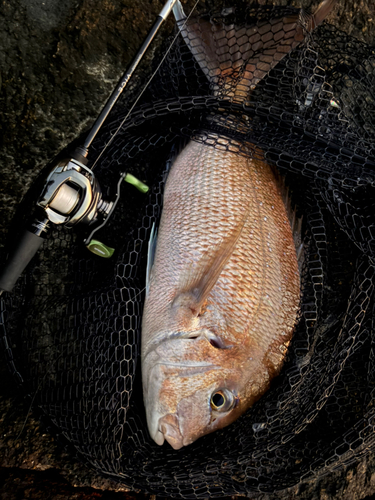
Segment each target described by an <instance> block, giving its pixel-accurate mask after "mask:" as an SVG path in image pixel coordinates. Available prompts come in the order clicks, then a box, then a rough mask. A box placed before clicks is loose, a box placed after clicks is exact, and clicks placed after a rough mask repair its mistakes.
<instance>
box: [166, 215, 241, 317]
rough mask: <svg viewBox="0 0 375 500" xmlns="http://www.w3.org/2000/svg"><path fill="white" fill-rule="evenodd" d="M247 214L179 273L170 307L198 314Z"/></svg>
mask: <svg viewBox="0 0 375 500" xmlns="http://www.w3.org/2000/svg"><path fill="white" fill-rule="evenodd" d="M247 215H248V214H247V213H246V214H245V217H244V219H243V220H242V221H241V222H240V224H239V225H238V226H237V227H236V229H235V230H234V231H233V232H232V233H231V234H230V235H229V236H227V237H226V238H222V239H221V240H220V242H219V243H218V244H217V245H216V246H215V247H214V248H210V249H207V250H206V251H205V252H203V254H202V256H201V257H200V259H199V260H198V261H197V262H194V263H192V264H191V265H188V266H187V267H186V270H185V272H183V273H182V274H181V278H180V282H179V286H178V289H179V293H178V295H177V296H176V297H175V299H174V301H173V303H172V307H177V306H185V307H189V308H190V309H191V310H192V311H193V313H195V314H199V312H200V310H201V307H202V305H203V303H204V302H205V300H206V299H207V297H208V295H209V293H210V292H211V290H212V289H213V287H214V286H215V285H216V283H217V280H218V279H219V276H220V274H221V272H222V271H223V269H224V267H225V265H226V263H227V262H228V260H229V259H230V257H231V255H232V253H233V251H234V248H235V246H236V244H237V241H238V238H239V236H240V234H241V232H242V229H243V226H244V223H245V220H246V218H247Z"/></svg>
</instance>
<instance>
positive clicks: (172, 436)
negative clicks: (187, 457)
mask: <svg viewBox="0 0 375 500" xmlns="http://www.w3.org/2000/svg"><path fill="white" fill-rule="evenodd" d="M158 433H159V434H162V436H163V440H164V439H165V440H166V441H167V442H168V443H169V444H170V445H171V446H172V448H173V449H174V450H179V449H181V448H182V447H183V446H185V443H184V437H183V435H182V433H181V429H180V423H179V419H178V414H171V413H169V414H167V415H164V416H162V417H160V418H159V421H158ZM163 442H164V441H163Z"/></svg>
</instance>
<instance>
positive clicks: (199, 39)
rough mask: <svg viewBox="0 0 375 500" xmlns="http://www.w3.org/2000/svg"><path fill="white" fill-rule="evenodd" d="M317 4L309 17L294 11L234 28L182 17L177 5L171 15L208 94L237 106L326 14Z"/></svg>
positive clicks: (329, 4) (327, 4)
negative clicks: (192, 57)
mask: <svg viewBox="0 0 375 500" xmlns="http://www.w3.org/2000/svg"><path fill="white" fill-rule="evenodd" d="M335 3H336V0H323V1H322V2H321V4H320V5H319V7H318V9H317V10H316V12H315V13H314V14H308V13H307V12H306V11H304V10H303V9H301V10H300V13H299V14H298V13H297V14H293V15H288V16H284V17H280V18H273V19H270V20H268V21H264V20H258V21H256V22H254V23H253V24H250V23H249V24H248V25H246V24H245V25H235V24H224V23H222V22H213V21H211V20H207V19H204V18H194V19H187V18H186V16H185V14H184V11H183V9H182V6H181V4H180V2H177V3H176V5H175V7H174V15H175V17H176V20H177V22H178V25H179V28H180V32H181V35H182V37H183V39H184V41H185V43H186V45H187V46H188V47H189V49H190V51H191V53H192V54H193V56H194V58H195V60H196V61H197V63H198V64H199V66H200V68H201V69H202V71H203V73H204V74H205V75H206V77H207V78H208V80H209V82H210V84H211V91H212V93H213V95H215V96H220V97H223V98H227V99H228V98H229V99H231V100H237V101H239V102H243V101H244V100H246V99H248V98H249V95H250V93H251V91H252V90H253V89H254V88H255V86H256V85H257V84H258V83H259V82H260V81H261V80H262V79H263V78H264V77H265V76H266V75H267V74H268V73H269V72H270V71H271V70H272V69H273V68H274V67H275V66H276V64H277V63H278V62H279V61H281V59H283V58H284V57H285V56H286V54H288V53H289V52H290V51H291V50H292V49H294V48H295V47H296V46H297V45H298V44H299V43H300V42H301V41H303V39H304V37H305V35H306V33H309V32H311V31H312V30H313V29H314V28H315V27H316V26H318V25H319V24H320V23H321V22H322V21H323V20H324V19H325V18H326V17H327V15H328V14H329V13H330V12H331V10H332V9H333V7H334V5H335Z"/></svg>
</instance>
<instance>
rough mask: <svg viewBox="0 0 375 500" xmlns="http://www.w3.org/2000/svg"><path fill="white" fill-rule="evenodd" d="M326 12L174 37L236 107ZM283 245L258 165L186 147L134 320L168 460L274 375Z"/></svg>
mask: <svg viewBox="0 0 375 500" xmlns="http://www.w3.org/2000/svg"><path fill="white" fill-rule="evenodd" d="M332 5H333V0H325V1H324V2H322V4H321V6H320V7H319V8H318V10H317V12H316V13H315V16H306V15H305V14H303V15H302V16H300V17H298V16H292V17H288V18H286V17H285V18H281V19H273V20H271V21H267V22H265V21H263V22H261V23H258V24H255V25H252V26H243V27H236V26H234V25H232V26H230V27H226V26H224V25H222V24H217V25H215V24H213V25H211V24H210V23H208V22H207V21H202V20H199V21H198V20H191V21H189V22H188V23H187V24H186V26H185V27H184V28H182V35H183V37H184V39H185V42H186V43H187V45H188V46H189V47H190V50H191V51H192V54H193V55H194V57H195V58H196V60H197V61H198V63H199V65H200V66H201V68H202V70H203V72H204V73H205V74H206V76H207V78H208V79H209V81H210V83H211V88H212V93H213V94H214V95H215V94H216V92H217V88H218V86H217V84H218V81H219V79H220V81H221V85H224V98H226V99H231V100H237V101H241V100H244V99H249V95H250V93H251V89H252V88H253V86H254V85H256V84H257V83H258V82H259V81H260V80H261V79H262V78H263V77H264V76H265V75H266V74H267V73H268V72H269V71H270V69H271V68H273V67H274V66H275V65H276V64H277V62H279V61H280V59H281V58H282V57H283V56H285V54H287V53H288V52H289V51H290V50H291V49H293V48H294V47H295V46H296V45H297V44H298V43H299V42H301V41H302V40H303V37H304V31H303V29H302V27H301V24H300V22H301V21H300V20H301V19H302V20H303V22H304V26H305V30H306V31H309V30H311V29H312V28H313V27H314V26H315V25H316V24H318V23H319V22H321V21H322V19H323V18H324V17H325V15H326V14H327V13H328V12H329V10H330V9H331V7H332ZM178 12H179V15H180V17H183V16H182V13H181V10H180V9H177V13H178ZM275 26H279V28H278V29H273V27H275ZM280 27H281V28H282V29H280ZM229 30H232V31H233V34H235V35H236V36H235V39H236V40H237V42H238V40H239V39H241V40H242V44H241V47H240V46H238V47H237V48H236V47H234V45H233V44H232V45H230V46H229V44H228V42H226V44H223V43H221V42H220V40H224V36H223V33H225V40H227V39H232V40H233V39H234V38H233V37H231V36H228V31H229ZM262 33H266V34H267V33H271V34H273V33H277V36H276V35H272V37H270V36H269V35H267V36H266V37H264V36H263V35H262ZM239 74H240V75H241V77H240V78H238V75H239ZM235 76H236V79H235ZM234 80H235V81H236V84H234ZM293 236H294V235H293V230H292V228H291V223H290V220H289V217H288V209H287V208H286V204H285V195H284V189H283V187H282V186H281V185H280V182H279V180H278V178H277V176H275V174H274V172H273V170H272V168H271V167H270V166H269V165H268V164H267V163H266V162H265V161H263V160H260V159H255V158H252V157H250V156H249V157H246V156H241V155H239V154H237V153H235V152H231V151H229V150H222V149H217V148H215V147H212V146H211V145H208V144H206V143H204V142H195V141H193V140H191V141H190V142H188V144H187V145H186V146H185V147H184V149H182V151H181V152H180V153H179V154H178V156H177V158H176V159H175V161H174V163H173V165H172V168H171V171H170V173H169V176H168V179H167V182H166V186H165V194H164V205H163V212H162V216H161V221H160V227H159V230H158V236H157V244H156V251H155V257H154V262H153V266H152V269H151V272H150V278H149V282H148V284H147V294H146V301H145V306H144V313H143V320H142V376H143V392H144V403H145V408H146V415H147V423H148V428H149V432H150V435H151V437H152V438H153V439H154V441H155V442H156V443H157V444H160V445H161V444H163V443H164V441H165V440H166V441H168V442H169V443H170V445H171V446H172V447H173V448H175V449H179V448H181V447H182V446H186V445H188V444H190V443H192V442H194V441H195V440H196V439H197V438H199V437H201V436H203V435H205V434H208V433H210V432H213V431H215V430H216V429H221V428H223V427H224V426H226V425H228V424H230V423H231V422H233V421H234V420H235V419H237V418H238V417H239V416H240V415H241V414H242V413H244V412H245V411H246V410H247V409H248V408H249V407H250V406H251V405H253V404H254V403H255V402H256V401H257V400H258V399H259V398H260V397H261V396H262V395H263V394H264V393H265V391H267V389H268V388H269V385H270V382H271V380H272V379H273V378H274V377H275V376H276V375H277V374H278V373H279V372H280V369H281V367H282V364H283V361H284V358H285V354H286V351H287V348H288V344H289V342H290V339H291V337H292V334H293V328H294V325H295V321H296V317H297V313H298V308H299V300H300V276H299V268H298V259H297V252H296V246H295V241H294V237H293Z"/></svg>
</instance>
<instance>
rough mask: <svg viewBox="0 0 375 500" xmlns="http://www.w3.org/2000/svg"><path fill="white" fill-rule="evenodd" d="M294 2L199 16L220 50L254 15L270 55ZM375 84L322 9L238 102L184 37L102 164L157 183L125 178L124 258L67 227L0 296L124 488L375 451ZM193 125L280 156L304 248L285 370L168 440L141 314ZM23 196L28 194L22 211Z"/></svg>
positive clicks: (104, 466) (55, 403)
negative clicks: (210, 430)
mask: <svg viewBox="0 0 375 500" xmlns="http://www.w3.org/2000/svg"><path fill="white" fill-rule="evenodd" d="M296 12H297V11H296V10H295V9H291V8H282V9H281V8H272V7H262V8H260V7H257V8H248V9H247V10H244V9H243V8H242V4H241V3H239V4H238V5H237V8H225V9H224V8H223V10H221V11H220V9H219V12H218V13H215V14H212V15H206V16H202V17H200V21H199V22H200V23H201V25H202V26H203V27H204V26H206V23H207V22H209V23H210V25H211V26H218V25H220V26H222V35H221V36H220V37H217V40H216V41H217V47H220V50H221V53H223V47H224V49H225V48H227V49H228V50H227V52H228V54H229V53H231V50H232V49H231V47H233V46H238V47H239V50H240V49H241V45H242V44H245V43H247V42H248V40H249V37H250V36H253V35H254V31H251V30H250V29H248V27H249V26H253V27H254V25H257V26H258V28H257V30H258V31H257V33H258V35H259V38H257V41H258V42H259V43H258V45H257V47H258V48H257V50H258V51H259V53H260V54H261V53H262V51H263V53H264V52H265V51H266V50H268V49H267V47H268V48H269V47H270V45H269V44H271V46H272V44H274V45H275V44H277V43H278V42H277V40H279V39H280V36H283V24H282V23H281V24H280V22H278V23H276V22H274V21H269V20H270V19H272V20H274V19H280V18H286V17H288V16H289V17H291V16H293V15H295V13H296ZM202 30H203V28H202ZM250 33H251V35H250ZM267 44H268V45H267ZM167 46H168V45H167ZM271 48H272V47H271ZM232 52H233V51H232ZM224 53H225V50H224ZM261 57H262V56H260V60H261ZM239 71H241V70H239ZM214 87H215V88H214ZM374 88H375V53H374V51H373V49H372V48H371V47H369V46H366V45H364V44H363V43H360V42H359V41H357V40H355V39H353V38H350V37H348V36H347V35H345V34H344V33H342V32H340V31H338V30H337V29H336V28H334V27H332V26H330V25H327V24H324V25H322V26H321V27H319V28H317V29H316V30H315V31H314V32H313V33H312V35H309V36H307V37H306V38H305V40H304V41H303V42H302V43H301V44H300V45H299V46H298V47H297V48H296V49H294V50H292V51H291V52H290V53H289V54H287V55H286V57H285V58H283V59H282V60H281V62H279V63H278V64H277V65H276V66H275V67H274V68H273V69H271V71H270V72H269V74H268V75H267V76H266V77H265V78H263V79H262V80H261V81H260V82H259V83H258V85H257V86H256V88H255V89H254V90H253V89H251V92H250V93H249V94H248V96H247V98H246V99H245V100H244V99H232V98H231V94H230V92H229V93H228V89H227V87H226V86H225V85H224V83H223V81H221V80H220V77H219V78H218V79H216V81H215V85H213V84H212V82H211V84H210V82H209V80H208V78H207V76H206V74H205V72H204V69H202V67H201V66H200V65H199V64H198V63H197V62H196V61H195V59H194V57H193V56H192V54H191V52H190V50H189V48H188V47H187V46H186V44H185V42H184V40H183V39H182V37H181V36H180V37H179V38H178V39H177V41H176V43H175V44H174V45H173V47H172V49H171V50H170V52H169V53H168V56H167V57H166V59H165V61H164V63H163V64H162V66H161V68H160V70H159V72H158V75H157V77H156V78H155V79H154V81H153V83H152V85H151V86H150V87H149V88H148V90H147V91H146V93H145V94H144V96H143V98H142V100H141V101H140V103H139V104H138V106H137V107H136V108H135V110H134V111H133V112H132V113H131V115H130V117H129V118H128V120H127V121H126V122H125V124H124V126H123V127H122V128H121V131H120V132H119V133H118V134H117V135H116V137H115V138H114V140H113V141H112V143H111V145H110V146H109V147H108V148H107V149H106V150H105V151H104V154H103V155H102V157H101V159H100V161H99V163H98V165H97V167H96V169H95V173H96V175H97V177H98V179H99V180H100V184H101V186H102V188H103V190H104V191H105V190H106V189H110V188H111V187H113V186H114V185H115V184H116V183H117V181H118V178H119V175H120V172H125V171H129V172H131V173H133V174H135V175H136V176H138V177H139V178H140V179H142V180H143V181H145V182H146V183H147V184H149V185H150V186H151V187H152V189H151V194H150V195H146V196H145V195H142V194H140V193H138V192H137V191H136V190H135V189H134V188H133V187H132V186H129V185H127V184H125V183H124V184H123V187H122V192H121V194H122V196H121V200H120V202H119V204H118V206H117V208H116V211H115V213H114V216H113V218H112V219H111V221H110V222H109V224H108V225H107V226H106V227H105V228H104V229H103V230H102V232H101V234H100V239H101V240H102V241H104V242H105V243H107V244H108V245H110V246H114V247H115V248H116V252H115V255H114V257H113V258H112V259H109V260H104V259H101V258H100V257H96V256H94V255H92V254H90V253H89V252H87V250H86V249H85V248H84V247H83V245H82V236H81V235H80V233H79V232H78V231H77V232H75V231H71V230H70V231H69V230H66V229H61V228H58V229H56V230H54V231H53V232H52V234H50V236H49V238H48V240H47V241H46V242H45V244H44V246H43V249H42V251H41V252H40V253H39V255H38V256H37V258H36V260H35V262H34V265H33V266H32V268H31V269H30V270H29V271H28V272H27V274H25V276H24V277H23V278H22V279H21V281H20V283H19V284H18V285H17V288H16V289H15V291H14V292H13V293H12V294H8V295H6V296H5V298H3V299H2V315H1V318H2V328H3V334H4V335H3V337H4V342H5V345H6V348H7V354H8V359H9V363H10V365H11V366H12V369H13V372H14V373H15V375H16V376H17V377H18V379H19V381H20V382H21V383H22V384H23V386H24V387H25V389H26V390H27V392H28V393H29V394H30V395H32V396H35V400H34V406H35V408H37V409H38V411H39V413H40V414H41V416H42V417H43V418H44V419H45V420H47V421H48V422H49V423H50V425H52V426H54V428H55V430H56V432H58V433H59V434H60V435H61V436H63V437H64V438H65V439H66V440H67V441H68V442H69V443H70V444H71V445H72V446H73V447H74V448H75V450H76V453H77V454H78V455H79V457H80V458H82V459H83V460H84V461H85V462H86V463H87V464H89V465H91V466H92V467H94V468H95V469H96V470H97V471H98V472H100V473H102V474H105V475H109V476H110V477H112V478H114V479H116V480H118V481H121V482H123V483H125V484H126V485H128V486H129V487H133V488H140V489H142V490H145V491H149V492H153V493H157V494H161V495H166V496H172V497H185V498H194V497H201V498H204V497H208V496H222V495H233V494H246V493H247V492H250V491H268V492H272V491H275V490H280V489H283V488H285V487H288V486H291V485H293V484H296V483H298V482H300V481H301V480H303V479H306V478H312V477H317V476H318V475H320V474H323V473H329V472H330V471H333V470H334V469H336V468H338V467H340V466H341V465H343V464H349V463H352V462H354V461H356V460H358V459H359V458H361V457H363V456H365V455H367V454H369V453H372V452H373V451H374V448H375V433H374V430H375V421H374V417H375V408H374V406H373V400H374V389H375V369H374V368H375V344H374V342H375V337H374V328H373V318H374V315H373V308H374V297H373V296H374V293H373V288H374V283H375V276H374V267H373V261H372V259H373V257H374V252H375V239H374V238H375V211H374V204H375V189H374V187H375V169H374V167H375V158H374V138H375V95H374ZM123 102H127V96H125V99H124V101H123ZM126 112H127V110H126V106H125V104H123V105H122V106H121V105H120V106H118V107H117V111H116V112H115V113H114V114H113V115H112V117H111V118H110V120H109V123H108V124H107V125H106V127H105V129H104V130H103V131H102V133H101V135H100V137H99V139H97V140H96V142H95V143H94V146H93V149H94V150H95V151H93V152H92V154H91V156H92V157H95V156H96V155H97V154H98V153H99V152H100V151H101V150H102V149H103V147H104V144H105V143H106V142H107V141H108V139H109V137H110V136H111V135H113V134H114V131H115V130H116V129H117V127H118V126H119V124H120V123H121V121H122V120H123V118H124V116H125V114H126ZM189 137H193V138H195V139H196V140H200V141H207V142H210V143H211V144H212V146H213V147H218V148H230V149H232V150H235V151H238V154H247V155H258V156H263V155H264V156H265V158H266V159H267V161H268V162H269V163H270V164H272V165H274V166H275V167H277V168H278V169H279V170H280V172H281V174H282V175H284V176H285V182H286V184H287V185H288V186H289V191H290V193H291V196H292V199H293V203H294V204H295V207H296V211H297V213H298V215H299V216H302V217H303V241H304V248H305V250H304V251H305V261H304V266H303V270H302V283H301V290H302V298H301V307H300V314H299V321H298V325H297V327H296V331H295V333H294V336H293V340H292V342H291V345H290V348H289V352H288V356H287V360H286V363H285V365H284V367H283V369H282V372H281V375H280V376H279V377H277V378H276V379H275V380H274V381H273V384H272V386H271V389H270V390H269V391H268V392H267V393H266V394H265V395H264V396H263V397H262V398H261V399H260V400H259V402H258V403H256V404H255V405H254V406H253V407H252V408H251V409H250V410H249V411H248V412H247V413H246V414H245V415H244V416H243V417H241V418H240V419H239V420H238V421H237V422H235V423H234V424H232V425H230V426H229V427H227V428H225V429H223V430H222V431H218V432H216V433H214V434H211V435H208V436H206V437H204V438H201V439H199V440H198V441H197V442H195V443H194V444H192V445H190V446H188V447H187V448H185V449H182V450H179V451H174V450H172V448H171V447H170V446H169V445H164V446H163V447H159V446H158V445H156V444H154V443H153V441H151V440H150V438H149V436H148V432H147V428H146V424H145V416H144V409H143V403H142V388H141V383H140V363H139V353H140V348H139V343H140V322H141V312H142V303H143V299H144V292H143V289H144V283H145V263H146V252H147V242H148V238H149V234H150V229H151V226H152V224H153V222H157V220H158V218H159V216H160V212H161V205H162V191H163V184H164V181H165V176H166V173H165V172H166V170H167V166H168V164H169V162H170V158H172V157H173V155H174V154H175V153H174V149H175V150H177V148H178V147H179V144H180V143H181V141H183V140H184V139H186V138H189ZM30 206H31V204H30V203H29V202H28V200H26V201H25V202H24V204H23V207H22V208H21V210H20V211H19V214H20V215H18V217H23V215H22V214H24V213H25V210H28V211H30Z"/></svg>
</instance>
